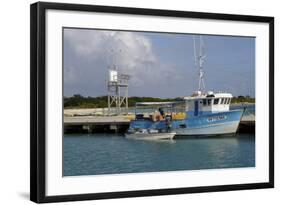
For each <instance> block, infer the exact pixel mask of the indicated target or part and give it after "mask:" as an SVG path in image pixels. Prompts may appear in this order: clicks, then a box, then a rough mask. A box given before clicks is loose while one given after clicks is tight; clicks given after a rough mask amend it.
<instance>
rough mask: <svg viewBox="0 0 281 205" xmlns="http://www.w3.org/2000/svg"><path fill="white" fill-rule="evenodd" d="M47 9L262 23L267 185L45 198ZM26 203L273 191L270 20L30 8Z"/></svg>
mask: <svg viewBox="0 0 281 205" xmlns="http://www.w3.org/2000/svg"><path fill="white" fill-rule="evenodd" d="M48 9H54V10H67V11H85V12H101V13H120V14H128V15H146V16H148V15H149V16H160V17H180V18H194V19H215V20H229V21H247V22H262V23H267V24H268V25H269V45H270V46H269V51H268V52H269V105H270V106H269V108H268V109H269V165H268V167H269V181H268V182H263V183H249V184H230V185H220V186H204V187H188V188H171V189H158V190H138V191H135V190H132V191H122V192H107V193H89V194H74V195H60V196H46V179H45V177H46V153H45V151H46V136H45V134H46V127H45V117H46V109H45V108H46V93H45V90H46V81H45V74H46V67H45V63H46V59H45V49H46V47H45V35H46V30H45V25H46V11H47V10H48ZM30 94H31V95H30V200H31V201H34V202H37V203H45V202H62V201H76V200H96V199H109V198H123V197H140V196H154V195H169V194H186V193H198V192H214V191H230V190H245V189H260V188H273V187H274V18H273V17H264V16H248V15H230V14H218V13H202V12H187V11H173V10H156V9H144V8H126V7H111V6H96V5H82V4H65V3H47V2H38V3H34V4H32V5H31V6H30Z"/></svg>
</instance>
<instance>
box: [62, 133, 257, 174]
mask: <svg viewBox="0 0 281 205" xmlns="http://www.w3.org/2000/svg"><path fill="white" fill-rule="evenodd" d="M63 146H64V147H63V151H64V155H63V156H64V158H63V165H64V167H63V173H64V175H65V176H76V175H97V174H118V173H136V172H159V171H176V170H199V169H216V168H238V167H254V166H255V135H254V134H238V135H236V136H235V137H217V138H214V137H212V138H202V139H201V138H194V139H176V140H173V141H141V140H132V139H126V138H124V137H123V136H122V135H115V134H65V135H64V143H63Z"/></svg>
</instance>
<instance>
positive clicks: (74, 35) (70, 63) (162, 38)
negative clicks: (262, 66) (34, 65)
mask: <svg viewBox="0 0 281 205" xmlns="http://www.w3.org/2000/svg"><path fill="white" fill-rule="evenodd" d="M194 36H195V39H197V40H198V39H199V35H194V34H192V35H191V34H176V33H156V32H153V33H152V32H131V31H108V30H96V29H76V28H64V32H63V49H64V50H63V67H64V68H63V69H64V96H72V95H74V94H80V95H83V96H92V97H97V96H104V95H107V88H106V80H107V77H108V69H109V67H110V66H112V65H116V66H117V70H118V72H119V73H124V74H129V75H130V76H131V78H130V81H129V96H150V97H160V98H168V97H183V96H188V95H191V94H192V93H193V92H194V91H196V90H198V77H199V74H198V73H199V72H198V68H196V66H195V60H194V44H193V38H194ZM201 36H202V38H203V41H204V51H205V55H206V58H205V62H204V64H203V69H204V82H205V87H206V89H205V90H206V91H214V92H218V91H224V92H230V93H232V95H234V96H238V95H250V96H251V97H254V96H255V38H254V37H234V36H216V35H201ZM196 45H198V43H197V44H196ZM197 50H198V49H197Z"/></svg>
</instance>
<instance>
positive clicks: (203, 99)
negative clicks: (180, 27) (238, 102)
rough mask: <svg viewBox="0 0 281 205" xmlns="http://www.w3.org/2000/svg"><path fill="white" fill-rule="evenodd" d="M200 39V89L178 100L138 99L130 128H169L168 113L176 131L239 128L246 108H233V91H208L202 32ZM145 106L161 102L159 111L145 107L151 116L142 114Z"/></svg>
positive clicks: (225, 131) (210, 131)
mask: <svg viewBox="0 0 281 205" xmlns="http://www.w3.org/2000/svg"><path fill="white" fill-rule="evenodd" d="M199 42H200V46H199V54H197V52H196V50H197V48H196V44H195V38H194V58H195V66H196V68H197V69H198V70H199V86H198V90H197V91H195V92H194V93H193V94H192V95H191V96H187V97H182V98H181V100H179V101H176V102H158V103H156V102H145V103H143V102H142V103H136V109H135V114H136V118H135V119H134V120H132V121H131V122H130V128H129V129H130V130H141V129H157V130H161V129H166V127H167V119H166V118H167V116H168V117H171V120H170V129H171V130H172V132H175V133H176V135H187V136H188V135H192V136H197V135H200V136H201V135H205V136H213V135H234V134H235V133H236V132H237V130H238V126H239V123H240V121H241V118H242V115H243V112H244V110H243V109H235V110H230V103H231V99H232V98H233V96H232V94H231V93H228V92H217V93H215V92H213V91H205V84H204V71H203V62H204V60H205V58H206V55H205V54H204V51H203V48H204V44H203V40H202V37H201V36H200V38H199ZM144 106H154V107H153V109H155V106H156V107H157V106H158V110H159V113H160V115H159V113H158V114H157V113H155V112H149V111H147V110H149V109H146V115H148V116H146V117H145V115H142V114H140V109H139V108H138V107H142V108H143V107H144ZM177 107H178V108H177ZM167 108H168V109H167ZM144 110H145V109H144ZM156 110H157V108H156ZM150 111H151V110H150ZM157 116H158V117H157ZM159 116H160V117H159Z"/></svg>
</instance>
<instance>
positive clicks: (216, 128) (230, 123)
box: [130, 110, 243, 135]
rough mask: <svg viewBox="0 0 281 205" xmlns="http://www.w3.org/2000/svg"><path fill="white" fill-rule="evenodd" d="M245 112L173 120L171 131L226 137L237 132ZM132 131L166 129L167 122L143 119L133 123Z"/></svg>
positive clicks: (182, 133) (131, 125)
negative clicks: (225, 135)
mask: <svg viewBox="0 0 281 205" xmlns="http://www.w3.org/2000/svg"><path fill="white" fill-rule="evenodd" d="M242 114H243V110H231V111H227V112H219V113H208V114H202V115H199V116H191V117H187V118H186V119H184V120H173V121H172V123H171V129H172V130H173V131H175V132H176V133H177V135H224V134H235V133H236V132H237V129H238V126H239V123H240V120H241V117H242ZM130 128H132V129H150V128H152V129H159V130H161V129H166V128H167V124H166V122H165V121H158V122H153V121H151V120H146V119H141V120H133V121H131V124H130Z"/></svg>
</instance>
